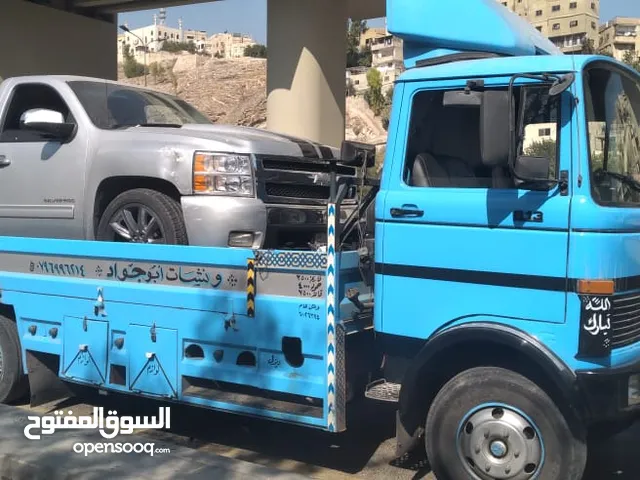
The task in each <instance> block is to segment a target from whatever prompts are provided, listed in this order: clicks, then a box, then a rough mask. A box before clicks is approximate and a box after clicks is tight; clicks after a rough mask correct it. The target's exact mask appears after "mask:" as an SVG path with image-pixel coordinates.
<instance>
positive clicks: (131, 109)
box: [68, 81, 212, 130]
mask: <svg viewBox="0 0 640 480" xmlns="http://www.w3.org/2000/svg"><path fill="white" fill-rule="evenodd" d="M68 84H69V86H70V87H71V89H72V90H73V92H74V93H75V94H76V96H77V97H78V100H79V101H80V103H81V104H82V106H83V107H84V109H85V111H86V112H87V114H88V115H89V117H90V118H91V121H92V122H93V124H94V125H95V126H96V127H98V128H102V129H109V130H111V129H114V128H122V127H131V126H136V125H144V126H154V125H157V126H181V125H185V124H188V123H199V124H211V123H212V122H211V121H210V120H209V119H208V118H207V117H205V116H204V115H203V114H202V113H200V112H199V111H198V110H196V109H195V108H194V107H193V106H191V105H189V104H188V103H187V102H185V101H184V100H181V99H179V98H177V97H174V96H171V95H167V94H164V93H160V92H152V91H150V90H143V89H140V88H135V87H128V86H123V85H117V84H113V83H106V82H92V81H71V82H68Z"/></svg>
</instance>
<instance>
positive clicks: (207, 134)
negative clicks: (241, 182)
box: [130, 124, 340, 159]
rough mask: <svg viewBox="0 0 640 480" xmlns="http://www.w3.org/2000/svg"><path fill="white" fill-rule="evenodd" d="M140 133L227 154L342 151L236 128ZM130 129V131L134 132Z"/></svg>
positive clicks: (304, 154) (322, 154)
mask: <svg viewBox="0 0 640 480" xmlns="http://www.w3.org/2000/svg"><path fill="white" fill-rule="evenodd" d="M131 130H135V131H137V132H138V133H147V132H148V133H150V134H155V135H162V136H165V135H171V136H179V137H186V138H200V139H204V140H211V141H213V142H216V143H219V144H220V146H219V147H216V148H220V149H222V150H224V151H232V152H238V153H253V154H257V155H283V156H292V157H304V158H310V159H313V158H315V159H327V158H337V157H339V155H340V150H339V149H337V148H335V147H331V146H329V145H322V144H318V143H315V142H311V141H310V140H306V139H303V138H299V137H294V136H290V135H284V134H280V133H275V132H271V131H268V130H262V129H259V128H252V127H242V126H235V125H204V124H187V125H183V126H182V127H181V128H163V127H134V128H133V129H131ZM131 130H130V131H131Z"/></svg>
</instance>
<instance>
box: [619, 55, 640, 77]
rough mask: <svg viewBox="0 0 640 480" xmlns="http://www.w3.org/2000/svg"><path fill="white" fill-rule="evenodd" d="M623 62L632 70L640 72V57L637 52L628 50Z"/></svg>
mask: <svg viewBox="0 0 640 480" xmlns="http://www.w3.org/2000/svg"><path fill="white" fill-rule="evenodd" d="M622 61H623V62H624V63H626V64H627V65H629V66H630V67H631V68H635V69H636V70H638V71H639V72H640V56H639V55H638V54H637V53H636V52H635V50H627V51H626V52H625V54H624V57H623V58H622Z"/></svg>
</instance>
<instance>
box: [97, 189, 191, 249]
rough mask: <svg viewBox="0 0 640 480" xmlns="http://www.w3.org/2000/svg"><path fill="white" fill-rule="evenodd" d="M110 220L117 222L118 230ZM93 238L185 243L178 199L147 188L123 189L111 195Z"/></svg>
mask: <svg viewBox="0 0 640 480" xmlns="http://www.w3.org/2000/svg"><path fill="white" fill-rule="evenodd" d="M129 214H130V215H129ZM112 224H118V227H117V228H118V229H119V232H121V233H120V234H118V233H116V230H115V229H114V227H113V226H112ZM96 240H98V241H107V242H113V241H124V242H127V241H128V242H131V243H162V244H168V245H187V244H188V239H187V228H186V226H185V223H184V217H183V216H182V210H181V208H180V203H179V202H177V201H176V200H174V199H173V198H171V197H170V196H168V195H165V194H164V193H161V192H158V191H156V190H151V189H148V188H136V189H133V190H127V191H126V192H123V193H121V194H120V195H118V196H117V197H116V198H114V199H113V200H112V201H111V202H110V203H109V205H107V208H106V209H105V211H104V212H103V213H102V216H101V217H100V222H99V223H98V230H97V233H96Z"/></svg>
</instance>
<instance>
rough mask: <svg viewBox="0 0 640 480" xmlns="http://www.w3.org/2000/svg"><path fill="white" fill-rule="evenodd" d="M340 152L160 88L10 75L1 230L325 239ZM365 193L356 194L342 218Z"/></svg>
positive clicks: (246, 243)
mask: <svg viewBox="0 0 640 480" xmlns="http://www.w3.org/2000/svg"><path fill="white" fill-rule="evenodd" d="M337 155H339V151H338V149H336V148H333V147H328V146H326V145H318V144H315V143H312V142H309V141H305V140H302V139H299V138H293V137H289V136H285V135H281V134H276V133H272V132H268V131H264V130H259V129H253V128H246V127H238V126H226V125H214V124H212V122H210V121H209V120H208V119H207V118H206V117H205V116H204V115H203V114H201V113H199V112H198V111H197V110H196V109H195V108H194V107H193V106H191V105H189V104H188V103H186V102H184V101H183V100H181V99H179V98H177V97H175V96H171V95H166V94H163V93H159V92H156V91H153V90H150V89H142V88H136V87H131V86H128V85H124V84H121V83H118V82H112V81H108V80H102V79H94V78H85V77H75V76H52V75H47V76H25V77H14V78H9V79H5V80H4V81H3V82H2V83H1V84H0V235H5V236H29V237H48V238H69V239H86V240H100V241H124V242H147V243H165V244H189V245H205V246H223V247H243V248H287V247H291V248H304V247H305V246H308V245H312V244H314V243H315V242H316V241H320V242H321V241H322V240H321V238H322V236H323V234H324V229H325V227H324V222H325V218H324V216H325V210H326V207H325V205H326V202H327V199H328V197H329V173H328V172H329V170H328V163H329V162H328V161H327V160H328V159H330V158H335V157H336V156H337ZM339 168H340V170H339V176H340V175H343V176H353V175H356V169H355V168H352V167H349V166H346V165H341V166H340V167H339ZM355 197H356V192H355V189H353V191H350V192H349V193H348V194H347V199H346V201H345V207H346V208H344V209H343V212H342V213H343V219H344V218H346V216H348V215H349V214H350V213H351V212H350V210H353V209H355V206H356V198H355Z"/></svg>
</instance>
